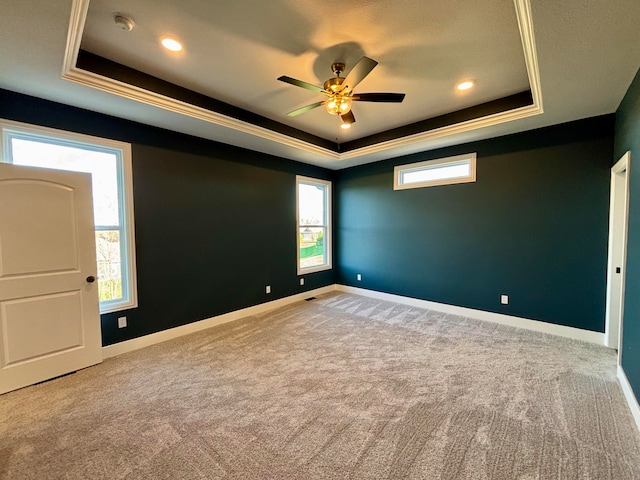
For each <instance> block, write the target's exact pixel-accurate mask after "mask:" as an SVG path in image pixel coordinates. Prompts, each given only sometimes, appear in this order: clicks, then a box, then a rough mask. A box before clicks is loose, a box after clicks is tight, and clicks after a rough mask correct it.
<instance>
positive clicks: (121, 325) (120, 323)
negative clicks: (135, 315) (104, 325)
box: [118, 317, 127, 328]
mask: <svg viewBox="0 0 640 480" xmlns="http://www.w3.org/2000/svg"><path fill="white" fill-rule="evenodd" d="M126 326H127V317H118V328H124V327H126Z"/></svg>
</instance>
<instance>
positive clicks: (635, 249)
mask: <svg viewBox="0 0 640 480" xmlns="http://www.w3.org/2000/svg"><path fill="white" fill-rule="evenodd" d="M629 150H630V151H631V166H630V167H629V175H630V178H629V180H630V188H629V190H630V191H629V230H628V238H627V269H626V280H625V299H624V322H623V327H622V328H623V332H622V368H623V369H624V371H625V374H626V375H627V378H628V379H629V383H630V384H631V386H632V388H633V390H634V393H635V395H636V397H637V398H640V70H639V71H638V73H637V74H636V78H635V79H634V80H633V83H631V86H630V87H629V90H628V91H627V94H626V95H625V97H624V99H623V100H622V103H621V104H620V107H619V108H618V111H617V112H616V137H615V155H614V161H617V160H618V159H619V158H620V157H621V156H622V155H624V153H625V152H627V151H629Z"/></svg>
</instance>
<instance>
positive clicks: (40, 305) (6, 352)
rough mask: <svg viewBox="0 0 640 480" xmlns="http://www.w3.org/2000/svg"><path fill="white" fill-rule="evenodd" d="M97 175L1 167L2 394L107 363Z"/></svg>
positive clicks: (0, 328) (4, 165)
mask: <svg viewBox="0 0 640 480" xmlns="http://www.w3.org/2000/svg"><path fill="white" fill-rule="evenodd" d="M92 203H93V202H92V196H91V176H90V175H89V174H86V173H76V172H65V171H60V170H48V169H41V168H30V167H21V166H16V165H10V164H0V393H5V392H8V391H11V390H15V389H17V388H21V387H25V386H27V385H32V384H34V383H37V382H41V381H43V380H47V379H50V378H54V377H57V376H60V375H64V374H66V373H69V372H72V371H76V370H78V369H81V368H85V367H88V366H90V365H94V364H96V363H100V362H101V361H102V346H101V335H100V313H99V301H98V284H97V282H95V275H96V253H95V238H94V235H95V233H94V224H93V206H92Z"/></svg>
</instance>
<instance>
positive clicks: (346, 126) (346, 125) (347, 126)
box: [340, 123, 351, 130]
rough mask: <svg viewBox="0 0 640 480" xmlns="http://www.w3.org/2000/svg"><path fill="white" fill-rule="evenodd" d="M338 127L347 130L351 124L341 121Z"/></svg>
mask: <svg viewBox="0 0 640 480" xmlns="http://www.w3.org/2000/svg"><path fill="white" fill-rule="evenodd" d="M340 128H342V129H344V130H347V129H349V128H351V124H350V123H343V124H341V125H340Z"/></svg>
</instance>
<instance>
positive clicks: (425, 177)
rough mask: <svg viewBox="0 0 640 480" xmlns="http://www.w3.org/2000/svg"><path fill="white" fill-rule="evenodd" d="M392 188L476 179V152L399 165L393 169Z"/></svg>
mask: <svg viewBox="0 0 640 480" xmlns="http://www.w3.org/2000/svg"><path fill="white" fill-rule="evenodd" d="M393 173H394V180H393V189H394V190H404V189H407V188H421V187H433V186H436V185H450V184H453V183H467V182H475V181H476V154H475V153H468V154H465V155H457V156H455V157H447V158H440V159H438V160H428V161H426V162H420V163H411V164H409V165H399V166H397V167H395V168H394V169H393Z"/></svg>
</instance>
